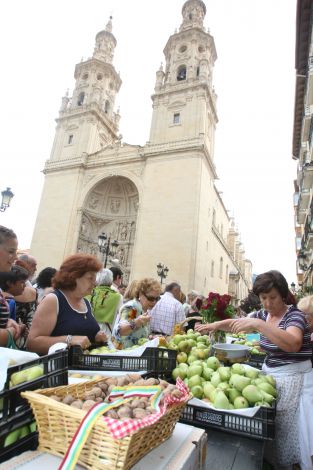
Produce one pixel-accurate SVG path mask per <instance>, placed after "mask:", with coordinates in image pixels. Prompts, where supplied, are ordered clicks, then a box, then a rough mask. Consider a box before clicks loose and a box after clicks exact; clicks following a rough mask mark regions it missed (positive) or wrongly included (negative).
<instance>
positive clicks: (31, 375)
mask: <svg viewBox="0 0 313 470" xmlns="http://www.w3.org/2000/svg"><path fill="white" fill-rule="evenodd" d="M26 371H27V381H30V380H35V379H38V377H41V376H42V375H43V366H42V365H41V366H34V367H30V369H26Z"/></svg>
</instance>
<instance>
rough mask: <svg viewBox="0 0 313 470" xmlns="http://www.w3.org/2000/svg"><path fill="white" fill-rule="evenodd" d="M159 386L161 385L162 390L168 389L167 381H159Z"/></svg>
mask: <svg viewBox="0 0 313 470" xmlns="http://www.w3.org/2000/svg"><path fill="white" fill-rule="evenodd" d="M159 385H160V386H161V387H162V388H166V387H167V386H168V382H166V380H162V379H160V380H159Z"/></svg>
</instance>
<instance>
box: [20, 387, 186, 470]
mask: <svg viewBox="0 0 313 470" xmlns="http://www.w3.org/2000/svg"><path fill="white" fill-rule="evenodd" d="M101 381H103V379H98V380H93V381H90V382H88V383H86V382H83V383H80V384H77V385H69V386H61V387H56V388H50V389H43V390H37V391H36V392H23V396H24V397H25V398H27V400H28V401H29V403H30V405H31V407H32V410H33V412H34V415H35V418H36V421H37V427H38V431H39V450H41V451H43V452H49V453H51V454H54V455H58V456H62V457H63V456H64V455H65V453H66V451H67V449H68V447H69V445H70V443H71V440H72V438H73V436H74V434H75V432H76V430H77V428H78V426H79V425H80V423H81V421H82V419H83V417H84V416H85V413H86V412H85V411H83V410H80V409H77V408H73V407H70V406H68V405H65V404H63V403H60V402H57V401H55V400H53V399H51V398H49V397H50V396H51V395H57V396H60V397H62V398H63V397H64V396H65V395H67V394H68V393H70V394H71V395H72V396H73V397H76V398H82V397H83V395H84V393H85V392H86V391H88V390H91V389H92V388H93V386H94V385H95V384H97V383H98V382H101ZM189 399H190V397H189V398H188V400H189ZM185 405H186V403H179V404H175V405H173V406H171V407H169V408H168V410H167V411H166V413H165V414H164V415H163V416H162V417H161V418H160V420H158V421H157V422H156V423H155V424H153V425H151V426H148V427H146V428H143V429H141V430H139V431H136V432H135V433H134V434H132V435H130V436H127V437H124V438H122V439H116V440H115V439H113V437H112V436H111V434H110V432H109V430H108V428H107V425H106V423H105V422H104V420H101V419H99V420H98V421H97V422H96V424H95V425H94V427H93V430H92V432H91V434H90V436H89V437H88V440H87V442H86V444H85V446H84V448H83V449H82V451H81V454H80V457H79V460H78V463H79V464H81V465H82V466H84V467H86V468H88V469H94V470H98V469H99V470H103V469H106V470H107V469H110V470H112V469H119V470H128V469H129V468H131V467H132V466H133V465H134V464H135V463H136V462H137V461H138V460H140V459H141V458H142V457H143V456H144V455H146V454H147V453H148V452H150V451H151V450H152V449H153V448H154V447H157V446H158V445H160V444H161V443H162V442H164V441H165V440H166V439H168V438H169V437H170V436H171V434H172V432H173V430H174V427H175V425H176V423H177V421H178V420H179V418H180V416H181V413H182V411H183V408H184V407H185Z"/></svg>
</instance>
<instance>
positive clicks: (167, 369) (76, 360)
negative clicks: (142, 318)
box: [69, 346, 177, 376]
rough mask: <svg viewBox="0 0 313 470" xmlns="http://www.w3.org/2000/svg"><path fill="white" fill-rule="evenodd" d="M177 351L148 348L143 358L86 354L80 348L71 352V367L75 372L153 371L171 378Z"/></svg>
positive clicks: (73, 347)
mask: <svg viewBox="0 0 313 470" xmlns="http://www.w3.org/2000/svg"><path fill="white" fill-rule="evenodd" d="M176 356H177V351H174V350H172V349H163V348H146V349H145V351H144V353H143V354H142V356H140V357H134V356H116V355H114V354H112V355H100V354H95V355H90V354H84V353H83V350H82V349H81V347H80V346H72V347H71V348H70V351H69V367H70V368H72V369H75V370H107V371H110V370H112V371H141V370H146V371H147V372H151V371H153V372H154V373H155V374H157V375H159V376H170V375H171V373H172V370H173V369H175V367H176Z"/></svg>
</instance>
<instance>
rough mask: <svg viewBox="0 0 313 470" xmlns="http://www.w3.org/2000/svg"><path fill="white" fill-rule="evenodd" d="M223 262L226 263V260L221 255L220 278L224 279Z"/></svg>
mask: <svg viewBox="0 0 313 470" xmlns="http://www.w3.org/2000/svg"><path fill="white" fill-rule="evenodd" d="M223 264H224V262H223V258H222V256H221V257H220V272H219V276H220V279H222V277H223Z"/></svg>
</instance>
